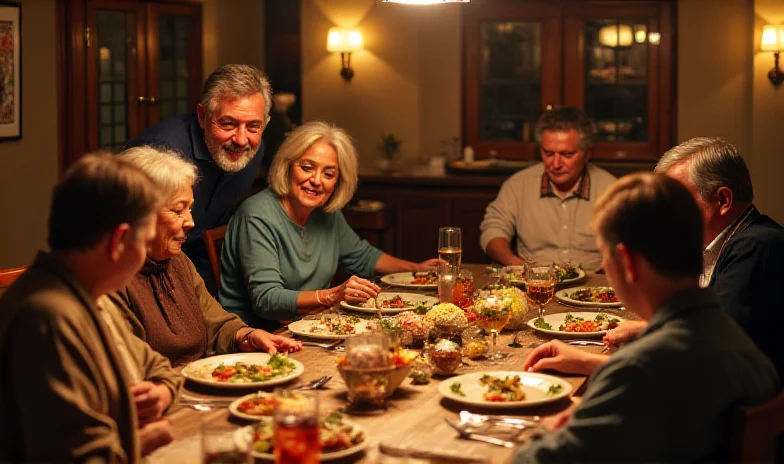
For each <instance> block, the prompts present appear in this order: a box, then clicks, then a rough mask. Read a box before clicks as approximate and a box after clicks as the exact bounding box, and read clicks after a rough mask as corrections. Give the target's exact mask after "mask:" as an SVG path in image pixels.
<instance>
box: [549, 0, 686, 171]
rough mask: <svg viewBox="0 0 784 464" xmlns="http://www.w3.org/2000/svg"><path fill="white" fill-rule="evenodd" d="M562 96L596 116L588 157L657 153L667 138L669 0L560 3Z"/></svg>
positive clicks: (644, 157)
mask: <svg viewBox="0 0 784 464" xmlns="http://www.w3.org/2000/svg"><path fill="white" fill-rule="evenodd" d="M564 15H565V23H564V24H565V27H564V47H565V51H566V54H565V66H564V68H565V69H568V70H569V72H568V73H566V75H565V80H564V103H565V104H567V105H572V106H577V107H580V108H583V109H584V110H585V112H586V113H587V114H588V116H590V117H591V118H592V119H593V120H594V121H595V123H596V126H597V139H596V143H595V144H594V158H595V159H614V160H656V159H658V158H659V156H661V153H662V152H663V151H664V150H666V149H667V148H669V147H670V145H671V143H672V140H671V138H672V133H673V131H672V121H673V120H674V119H673V118H670V115H671V113H672V111H673V110H672V108H673V107H672V87H673V85H672V80H671V75H672V71H671V70H672V61H673V56H674V55H673V54H672V47H673V41H672V33H671V24H670V16H671V12H670V4H669V3H667V2H627V3H625V4H624V5H623V6H622V7H619V6H607V5H586V4H584V3H574V4H570V5H569V6H567V7H566V8H565V11H564Z"/></svg>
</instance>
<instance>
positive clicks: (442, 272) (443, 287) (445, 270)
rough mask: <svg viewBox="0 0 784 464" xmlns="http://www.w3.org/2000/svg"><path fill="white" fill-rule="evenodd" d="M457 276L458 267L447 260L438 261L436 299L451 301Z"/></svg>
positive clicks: (458, 274) (442, 301)
mask: <svg viewBox="0 0 784 464" xmlns="http://www.w3.org/2000/svg"><path fill="white" fill-rule="evenodd" d="M459 276H460V268H459V267H457V266H453V265H451V264H450V263H449V262H448V261H443V260H440V261H439V262H438V300H439V301H440V302H441V303H452V297H453V289H454V286H455V283H456V282H457V279H458V277H459Z"/></svg>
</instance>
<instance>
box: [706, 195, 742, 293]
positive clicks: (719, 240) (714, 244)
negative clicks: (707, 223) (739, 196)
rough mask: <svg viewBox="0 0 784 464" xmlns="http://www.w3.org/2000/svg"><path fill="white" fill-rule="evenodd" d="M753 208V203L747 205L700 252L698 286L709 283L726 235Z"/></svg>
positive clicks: (726, 238)
mask: <svg viewBox="0 0 784 464" xmlns="http://www.w3.org/2000/svg"><path fill="white" fill-rule="evenodd" d="M753 208H754V205H749V207H748V208H746V209H745V210H743V212H742V213H741V214H740V216H738V217H737V218H735V220H734V221H732V223H731V224H730V225H728V226H727V227H725V228H724V230H722V231H721V233H719V235H717V236H716V237H715V238H714V239H713V240H712V241H711V242H710V244H709V245H708V246H707V247H705V250H703V252H702V274H700V287H702V288H705V287H708V286H709V285H710V281H711V276H712V275H713V268H714V267H716V262H717V261H718V260H719V254H720V253H721V249H722V248H723V247H724V243H725V242H726V241H727V240H728V239H729V238H730V237H728V235H729V233H730V231H731V230H733V229H734V228H735V227H736V226H737V225H738V223H739V221H741V220H743V219H745V218H747V217H748V216H749V213H750V212H751V210H752V209H753Z"/></svg>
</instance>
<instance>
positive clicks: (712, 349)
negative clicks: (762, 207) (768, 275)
mask: <svg viewBox="0 0 784 464" xmlns="http://www.w3.org/2000/svg"><path fill="white" fill-rule="evenodd" d="M592 226H593V229H594V230H595V231H596V234H597V245H598V248H599V250H600V251H601V254H602V266H603V267H604V269H605V270H606V271H607V279H608V280H609V281H610V284H611V285H612V286H613V288H614V289H615V292H616V294H617V295H618V297H619V298H620V300H621V301H622V302H623V303H624V305H625V306H626V307H627V308H628V309H630V310H632V311H634V312H636V313H637V314H638V315H640V317H642V318H643V319H645V320H647V321H648V327H647V328H646V329H645V331H644V332H643V334H642V335H641V336H640V338H639V339H637V340H636V341H634V342H632V343H629V344H628V345H626V346H624V347H623V348H621V349H620V350H619V351H617V352H616V353H614V354H613V355H612V356H611V357H610V358H609V359H608V360H607V362H605V363H604V364H602V365H601V366H600V367H598V369H597V370H596V372H595V374H594V375H593V378H592V380H591V383H590V385H589V386H588V390H587V391H586V394H585V396H584V397H583V401H582V402H581V403H580V404H579V405H578V406H576V407H574V408H573V410H568V411H566V412H564V413H563V414H562V415H561V416H560V417H559V418H557V420H556V423H555V428H556V429H557V430H556V431H555V432H554V433H553V434H550V435H547V436H545V437H544V438H542V439H541V440H539V441H538V442H535V443H533V444H532V445H531V446H528V447H526V448H523V449H521V450H519V451H518V452H517V454H516V456H515V458H514V462H515V463H516V464H520V463H529V462H548V463H553V462H615V461H617V462H640V461H647V462H676V461H678V462H680V461H688V462H694V461H699V460H716V459H718V458H720V457H721V455H720V453H721V452H722V451H723V444H724V440H725V439H726V438H727V432H728V430H729V429H728V425H729V419H730V417H731V412H732V410H733V409H734V408H736V407H738V406H740V405H745V404H757V403H762V402H765V401H767V400H769V399H771V398H772V397H773V396H774V395H776V393H778V391H779V388H780V383H779V382H780V380H779V378H778V375H777V373H776V370H775V368H774V367H773V364H772V363H771V362H770V360H769V359H768V358H767V357H766V356H765V355H764V354H762V352H760V351H759V349H758V348H757V347H756V346H755V345H754V343H753V342H752V341H751V340H750V339H749V337H748V336H747V335H746V334H745V333H744V332H743V330H742V329H741V328H740V327H739V326H738V325H737V324H736V323H735V322H734V321H733V320H732V319H731V318H730V317H729V316H728V315H727V314H726V313H725V312H723V311H722V310H721V309H720V307H719V301H718V299H717V298H716V296H715V294H714V293H713V290H711V289H701V288H700V287H699V277H700V274H701V272H702V238H703V225H702V220H701V216H700V210H699V208H698V206H697V204H696V202H695V200H694V198H693V196H692V195H691V194H690V193H689V191H688V190H687V189H686V187H684V186H683V184H681V183H680V182H678V181H676V180H674V179H671V178H669V177H666V176H664V175H662V174H652V173H640V174H635V175H631V176H627V177H624V178H623V179H620V180H618V181H617V182H615V183H614V184H613V185H612V186H610V188H609V189H608V190H607V192H606V193H605V194H604V195H603V196H602V197H601V198H600V199H599V200H598V202H597V204H596V207H595V208H594V217H593V220H592ZM569 348H571V347H568V346H566V345H563V344H560V343H554V342H551V343H548V344H546V345H543V346H542V347H540V348H539V349H537V350H536V351H535V352H534V353H533V354H532V355H531V356H530V357H529V359H528V360H526V366H527V367H530V366H535V365H536V364H537V363H538V362H540V361H542V360H548V359H555V358H561V359H559V362H560V363H561V364H562V365H563V363H572V367H575V369H573V370H572V371H575V372H577V371H580V369H579V368H577V367H579V365H580V364H581V363H583V364H586V368H585V371H586V372H590V371H591V370H592V369H593V367H592V366H590V364H591V357H592V356H593V355H589V354H587V353H585V352H583V351H579V350H571V349H569ZM540 367H541V365H540Z"/></svg>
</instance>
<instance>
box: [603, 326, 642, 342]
mask: <svg viewBox="0 0 784 464" xmlns="http://www.w3.org/2000/svg"><path fill="white" fill-rule="evenodd" d="M646 327H648V323H647V322H645V321H623V322H621V323H619V324H618V326H617V327H615V328H614V329H610V330H608V331H607V333H606V334H605V335H604V339H603V341H604V344H605V345H610V346H620V345H623V344H624V343H627V342H630V341H632V340H634V339H635V338H637V337H638V336H640V334H641V333H642V332H643V331H644V330H645V328H646Z"/></svg>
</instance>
